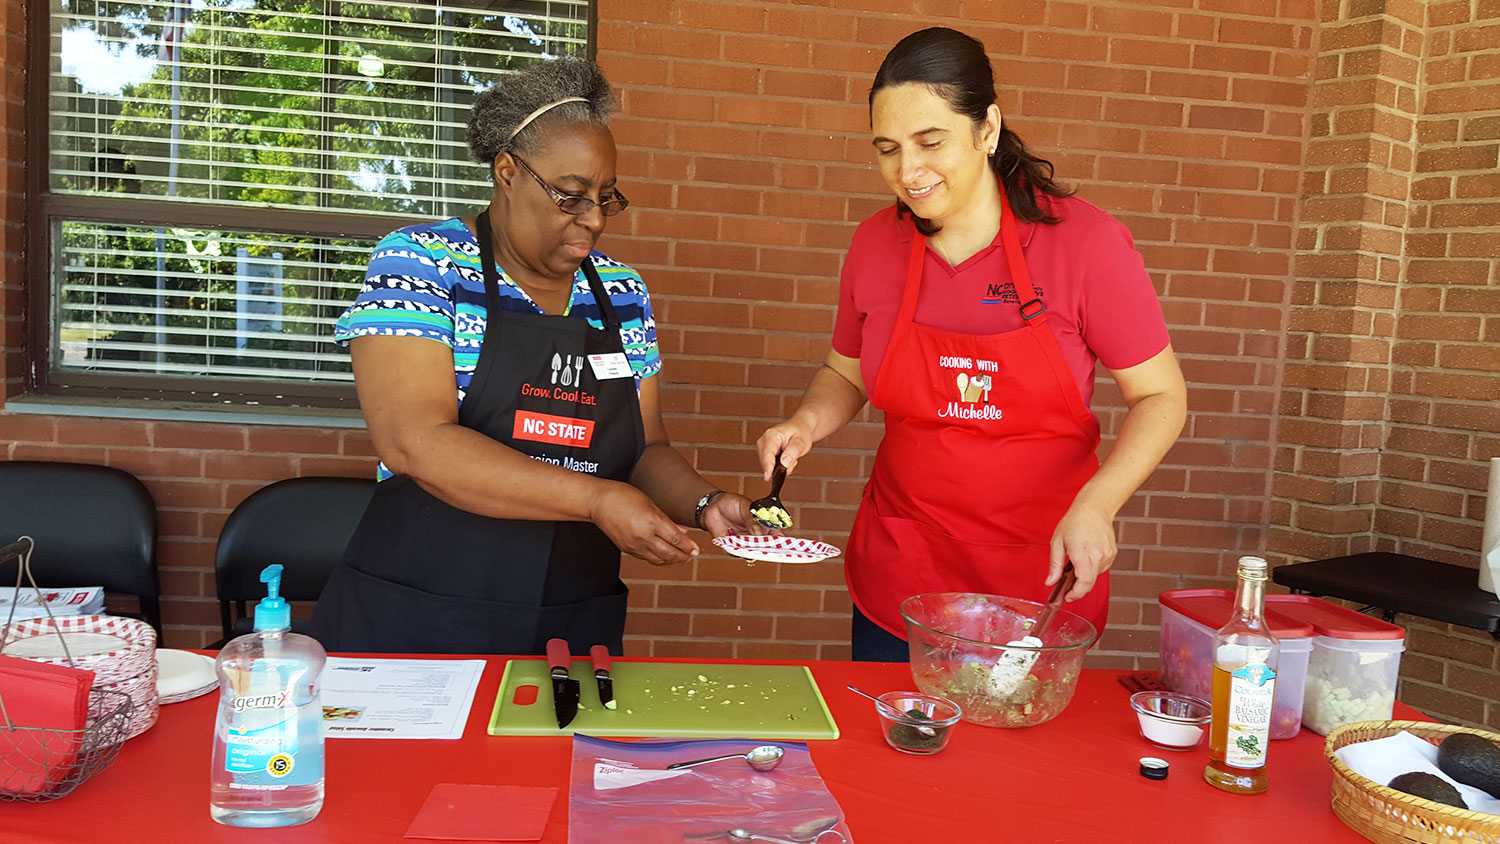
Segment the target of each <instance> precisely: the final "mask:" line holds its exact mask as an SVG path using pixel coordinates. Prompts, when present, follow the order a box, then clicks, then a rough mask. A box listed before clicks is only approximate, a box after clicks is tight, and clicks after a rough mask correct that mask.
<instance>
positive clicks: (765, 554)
mask: <svg viewBox="0 0 1500 844" xmlns="http://www.w3.org/2000/svg"><path fill="white" fill-rule="evenodd" d="M714 544H715V545H717V546H719V547H720V548H723V549H724V550H725V551H727V552H729V553H731V554H733V555H735V556H736V557H744V558H745V559H747V560H761V561H764V562H767V563H816V562H819V561H821V560H826V559H828V558H829V557H837V556H838V555H839V554H840V553H842V552H840V551H839V549H837V548H835V547H833V546H832V545H829V544H828V543H827V542H819V541H817V540H816V539H798V538H796V537H794V536H770V535H766V536H754V535H750V534H744V535H739V534H737V535H735V536H721V537H719V538H718V539H715V540H714Z"/></svg>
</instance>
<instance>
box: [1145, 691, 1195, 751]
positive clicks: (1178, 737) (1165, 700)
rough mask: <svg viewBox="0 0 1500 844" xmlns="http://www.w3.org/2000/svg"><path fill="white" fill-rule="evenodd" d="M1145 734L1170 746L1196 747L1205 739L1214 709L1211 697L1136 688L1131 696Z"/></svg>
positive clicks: (1167, 748)
mask: <svg viewBox="0 0 1500 844" xmlns="http://www.w3.org/2000/svg"><path fill="white" fill-rule="evenodd" d="M1130 708H1131V709H1134V710H1135V717H1136V720H1137V721H1138V722H1139V724H1140V728H1141V737H1142V738H1144V739H1145V740H1146V741H1149V742H1151V743H1152V744H1154V745H1156V746H1157V747H1160V748H1163V749H1166V750H1192V749H1193V748H1195V747H1197V746H1198V745H1200V744H1202V743H1203V735H1204V733H1206V732H1208V722H1209V718H1210V715H1211V714H1212V712H1213V707H1211V706H1210V705H1209V703H1208V701H1206V700H1204V699H1203V698H1200V697H1193V696H1192V695H1183V694H1178V693H1176V692H1136V693H1135V694H1133V695H1131V696H1130Z"/></svg>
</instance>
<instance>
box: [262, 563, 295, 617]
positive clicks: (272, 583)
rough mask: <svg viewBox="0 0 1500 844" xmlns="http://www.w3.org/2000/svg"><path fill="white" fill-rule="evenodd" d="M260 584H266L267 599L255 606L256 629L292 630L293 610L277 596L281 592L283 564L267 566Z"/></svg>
mask: <svg viewBox="0 0 1500 844" xmlns="http://www.w3.org/2000/svg"><path fill="white" fill-rule="evenodd" d="M260 582H261V583H264V584H266V597H264V598H261V599H260V603H258V604H256V605H255V629H256V630H290V629H291V628H292V608H291V606H289V605H288V604H287V602H286V599H285V598H283V597H281V596H280V595H278V594H277V593H278V592H280V591H281V564H280V563H274V564H272V565H269V566H266V567H265V569H263V570H262V571H261V573H260Z"/></svg>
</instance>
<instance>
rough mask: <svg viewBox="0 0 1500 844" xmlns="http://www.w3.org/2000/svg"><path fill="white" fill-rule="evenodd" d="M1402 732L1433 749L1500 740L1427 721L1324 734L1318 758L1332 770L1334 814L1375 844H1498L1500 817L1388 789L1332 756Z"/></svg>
mask: <svg viewBox="0 0 1500 844" xmlns="http://www.w3.org/2000/svg"><path fill="white" fill-rule="evenodd" d="M1402 730H1405V731H1406V732H1408V733H1411V734H1412V735H1414V736H1417V737H1419V738H1421V739H1422V740H1423V741H1427V742H1430V743H1432V744H1441V743H1442V741H1443V739H1445V738H1447V737H1448V736H1450V735H1453V734H1454V733H1473V734H1475V735H1477V736H1480V737H1481V738H1484V739H1485V740H1487V741H1492V742H1495V743H1496V744H1500V735H1496V734H1495V733H1487V732H1485V731H1483V730H1471V729H1469V728H1467V727H1459V726H1455V725H1453V724H1435V723H1433V722H1431V721H1358V722H1356V723H1353V724H1345V725H1344V726H1342V727H1338V728H1337V729H1335V730H1334V731H1333V732H1331V733H1329V734H1328V738H1327V739H1325V740H1324V742H1323V755H1324V756H1326V757H1327V758H1328V764H1329V765H1332V766H1333V813H1334V814H1335V815H1337V816H1338V818H1339V820H1341V821H1343V822H1344V824H1345V825H1347V826H1348V827H1349V828H1350V829H1352V830H1354V831H1355V832H1357V833H1359V834H1360V835H1363V836H1364V837H1366V838H1368V839H1370V840H1371V841H1374V842H1376V844H1414V843H1415V844H1500V815H1491V814H1488V813H1485V812H1474V811H1470V810H1468V809H1459V808H1457V807H1455V806H1449V805H1447V804H1444V803H1437V802H1434V801H1432V800H1426V799H1423V798H1421V797H1417V796H1414V795H1411V794H1407V793H1406V792H1404V791H1397V790H1396V789H1394V788H1388V787H1386V786H1384V785H1382V784H1380V783H1378V782H1376V781H1374V780H1372V779H1370V778H1368V777H1365V776H1362V775H1360V774H1357V773H1355V772H1354V770H1353V769H1352V768H1350V767H1349V766H1348V765H1345V764H1344V763H1343V762H1341V761H1339V758H1338V757H1337V756H1335V755H1334V751H1335V750H1338V749H1339V748H1341V747H1346V746H1348V745H1351V744H1357V743H1359V742H1362V741H1373V740H1375V739H1381V738H1385V737H1386V736H1393V735H1395V734H1397V733H1399V732H1401V731H1402Z"/></svg>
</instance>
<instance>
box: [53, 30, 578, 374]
mask: <svg viewBox="0 0 1500 844" xmlns="http://www.w3.org/2000/svg"><path fill="white" fill-rule="evenodd" d="M589 15H590V10H589V3H588V2H587V0H553V1H551V2H546V1H544V0H530V1H529V2H528V0H457V2H455V0H426V1H425V2H424V1H421V0H419V1H418V2H396V1H395V0H367V1H366V2H341V0H146V1H145V2H114V0H52V3H51V11H50V32H51V42H50V54H49V55H50V84H49V89H48V94H47V103H46V105H47V109H48V114H49V121H48V125H49V129H48V131H49V135H50V140H49V145H48V150H49V152H48V158H47V165H48V168H47V184H48V189H49V192H48V197H47V203H46V205H47V214H46V216H47V223H48V232H49V237H50V240H51V242H50V244H49V246H50V249H49V251H50V254H51V255H52V256H53V266H52V272H51V279H50V280H51V291H52V293H51V306H52V313H53V320H52V324H51V331H50V341H51V342H50V346H51V357H50V360H49V362H48V363H49V370H50V371H51V373H52V376H53V379H52V380H66V376H67V374H68V373H90V374H92V375H114V376H122V375H136V376H153V377H171V378H205V377H206V378H214V379H251V380H266V379H270V380H271V381H276V382H280V383H286V382H288V381H289V380H295V381H303V382H324V383H330V384H338V383H340V382H347V381H349V380H350V374H349V365H348V358H347V354H346V353H345V352H344V351H343V350H342V349H341V348H339V347H338V346H336V345H335V344H333V343H332V342H331V335H332V327H333V320H334V318H335V317H336V316H337V315H338V313H339V312H340V311H341V310H342V309H343V307H344V306H345V305H346V304H347V303H348V302H349V301H350V300H351V299H352V298H353V296H354V294H355V292H356V291H357V290H358V288H359V284H360V282H361V281H362V279H363V266H364V263H365V261H366V260H367V258H368V254H369V250H370V248H371V247H372V246H373V237H372V236H371V235H372V233H374V232H377V231H385V230H389V229H394V228H397V227H399V226H400V225H403V224H404V222H405V221H415V220H418V219H431V218H439V217H447V216H452V215H455V214H460V213H467V212H469V211H471V210H472V209H474V208H475V207H477V206H479V205H480V204H482V203H483V202H484V201H486V200H487V199H488V197H489V193H490V190H491V188H490V183H489V177H488V174H487V173H486V172H485V169H484V168H483V167H480V166H477V165H474V164H473V163H471V162H470V161H469V159H468V150H467V147H466V145H465V128H464V127H465V124H466V122H467V120H468V113H469V107H470V105H471V104H472V102H473V99H474V97H475V95H476V94H477V93H478V92H480V91H482V90H483V89H484V88H486V87H487V86H488V85H489V84H491V83H492V82H493V81H494V80H495V79H496V78H497V76H499V75H500V74H504V73H506V72H508V71H511V70H514V69H515V68H517V67H519V66H521V65H523V64H524V63H527V62H533V61H545V60H547V59H549V58H553V57H558V56H564V55H583V54H587V52H588V50H589V39H590V32H589V20H590V17H589ZM91 209H107V210H108V211H109V213H108V214H99V215H95V214H91V213H90V211H91ZM193 389H196V390H202V389H203V385H196V386H195V387H194V388H193ZM276 389H278V388H277V387H275V386H268V387H267V392H274V391H275V390H276Z"/></svg>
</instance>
